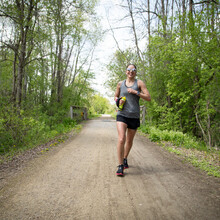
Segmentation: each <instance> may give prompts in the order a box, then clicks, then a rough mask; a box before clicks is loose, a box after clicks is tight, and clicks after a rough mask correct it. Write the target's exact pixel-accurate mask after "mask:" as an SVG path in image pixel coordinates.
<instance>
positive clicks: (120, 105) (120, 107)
mask: <svg viewBox="0 0 220 220" xmlns="http://www.w3.org/2000/svg"><path fill="white" fill-rule="evenodd" d="M121 100H123V101H122V103H121V104H119V106H118V108H119V110H120V111H121V110H122V109H123V107H124V104H125V101H126V97H125V96H123V97H121Z"/></svg>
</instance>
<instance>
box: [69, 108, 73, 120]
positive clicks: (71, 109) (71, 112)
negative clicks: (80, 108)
mask: <svg viewBox="0 0 220 220" xmlns="http://www.w3.org/2000/svg"><path fill="white" fill-rule="evenodd" d="M70 118H71V119H73V106H70Z"/></svg>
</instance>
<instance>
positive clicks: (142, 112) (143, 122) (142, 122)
mask: <svg viewBox="0 0 220 220" xmlns="http://www.w3.org/2000/svg"><path fill="white" fill-rule="evenodd" d="M140 111H141V114H140V116H141V124H145V114H146V107H145V106H144V105H141V106H140Z"/></svg>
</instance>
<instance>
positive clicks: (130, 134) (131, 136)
mask: <svg viewBox="0 0 220 220" xmlns="http://www.w3.org/2000/svg"><path fill="white" fill-rule="evenodd" d="M136 132H137V130H134V129H129V128H128V131H127V137H126V143H125V150H124V155H123V156H124V158H127V157H128V154H129V152H130V150H131V148H132V145H133V140H134V136H135V134H136Z"/></svg>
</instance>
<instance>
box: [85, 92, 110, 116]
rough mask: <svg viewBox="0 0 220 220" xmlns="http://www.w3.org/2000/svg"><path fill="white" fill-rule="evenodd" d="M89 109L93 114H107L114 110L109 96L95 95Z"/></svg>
mask: <svg viewBox="0 0 220 220" xmlns="http://www.w3.org/2000/svg"><path fill="white" fill-rule="evenodd" d="M90 106H91V107H90V108H89V111H90V112H91V114H93V115H94V114H107V113H109V112H111V111H112V107H111V104H110V102H109V100H108V99H107V98H104V97H102V96H100V95H94V96H93V97H92V100H91V103H90Z"/></svg>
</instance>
